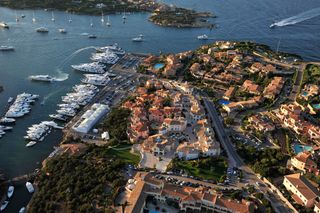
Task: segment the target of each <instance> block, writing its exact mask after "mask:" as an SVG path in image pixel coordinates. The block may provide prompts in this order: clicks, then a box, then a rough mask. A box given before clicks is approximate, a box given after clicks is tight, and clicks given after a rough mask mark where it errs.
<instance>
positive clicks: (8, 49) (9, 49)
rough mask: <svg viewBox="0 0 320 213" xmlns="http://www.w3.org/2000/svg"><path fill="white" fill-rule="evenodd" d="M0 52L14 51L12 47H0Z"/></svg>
mask: <svg viewBox="0 0 320 213" xmlns="http://www.w3.org/2000/svg"><path fill="white" fill-rule="evenodd" d="M0 51H14V47H13V46H4V45H2V46H0Z"/></svg>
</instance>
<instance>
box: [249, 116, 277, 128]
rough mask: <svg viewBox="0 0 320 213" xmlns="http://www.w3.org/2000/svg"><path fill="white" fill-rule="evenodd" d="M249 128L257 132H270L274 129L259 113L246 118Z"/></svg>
mask: <svg viewBox="0 0 320 213" xmlns="http://www.w3.org/2000/svg"><path fill="white" fill-rule="evenodd" d="M248 121H249V123H250V124H251V125H250V128H253V129H254V130H256V131H258V132H271V131H273V130H274V129H275V125H274V124H273V123H272V122H270V120H269V119H268V118H266V117H265V116H263V115H262V114H261V113H259V114H255V115H252V116H250V117H249V118H248Z"/></svg>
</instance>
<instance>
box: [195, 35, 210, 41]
mask: <svg viewBox="0 0 320 213" xmlns="http://www.w3.org/2000/svg"><path fill="white" fill-rule="evenodd" d="M208 38H209V37H208V36H207V35H206V34H203V35H199V36H197V39H198V40H208Z"/></svg>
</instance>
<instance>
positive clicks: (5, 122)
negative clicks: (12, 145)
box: [0, 117, 16, 124]
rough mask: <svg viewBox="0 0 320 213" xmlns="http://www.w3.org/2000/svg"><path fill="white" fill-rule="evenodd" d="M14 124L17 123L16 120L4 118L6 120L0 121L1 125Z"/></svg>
mask: <svg viewBox="0 0 320 213" xmlns="http://www.w3.org/2000/svg"><path fill="white" fill-rule="evenodd" d="M14 122H16V120H15V119H14V118H6V117H4V118H1V119H0V123H1V124H8V123H14Z"/></svg>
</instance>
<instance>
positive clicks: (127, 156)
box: [107, 145, 140, 165]
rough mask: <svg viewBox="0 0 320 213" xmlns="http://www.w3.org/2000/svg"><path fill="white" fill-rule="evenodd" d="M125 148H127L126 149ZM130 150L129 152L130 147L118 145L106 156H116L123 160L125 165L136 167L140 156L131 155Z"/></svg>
mask: <svg viewBox="0 0 320 213" xmlns="http://www.w3.org/2000/svg"><path fill="white" fill-rule="evenodd" d="M126 147H128V149H126ZM129 147H130V148H129ZM116 149H119V150H116ZM130 150H131V145H119V146H117V147H113V148H110V149H109V150H108V152H107V154H108V155H110V156H116V157H118V158H120V159H122V160H124V161H125V162H126V163H130V164H134V165H138V163H139V162H140V156H139V155H137V154H132V153H131V152H130Z"/></svg>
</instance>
